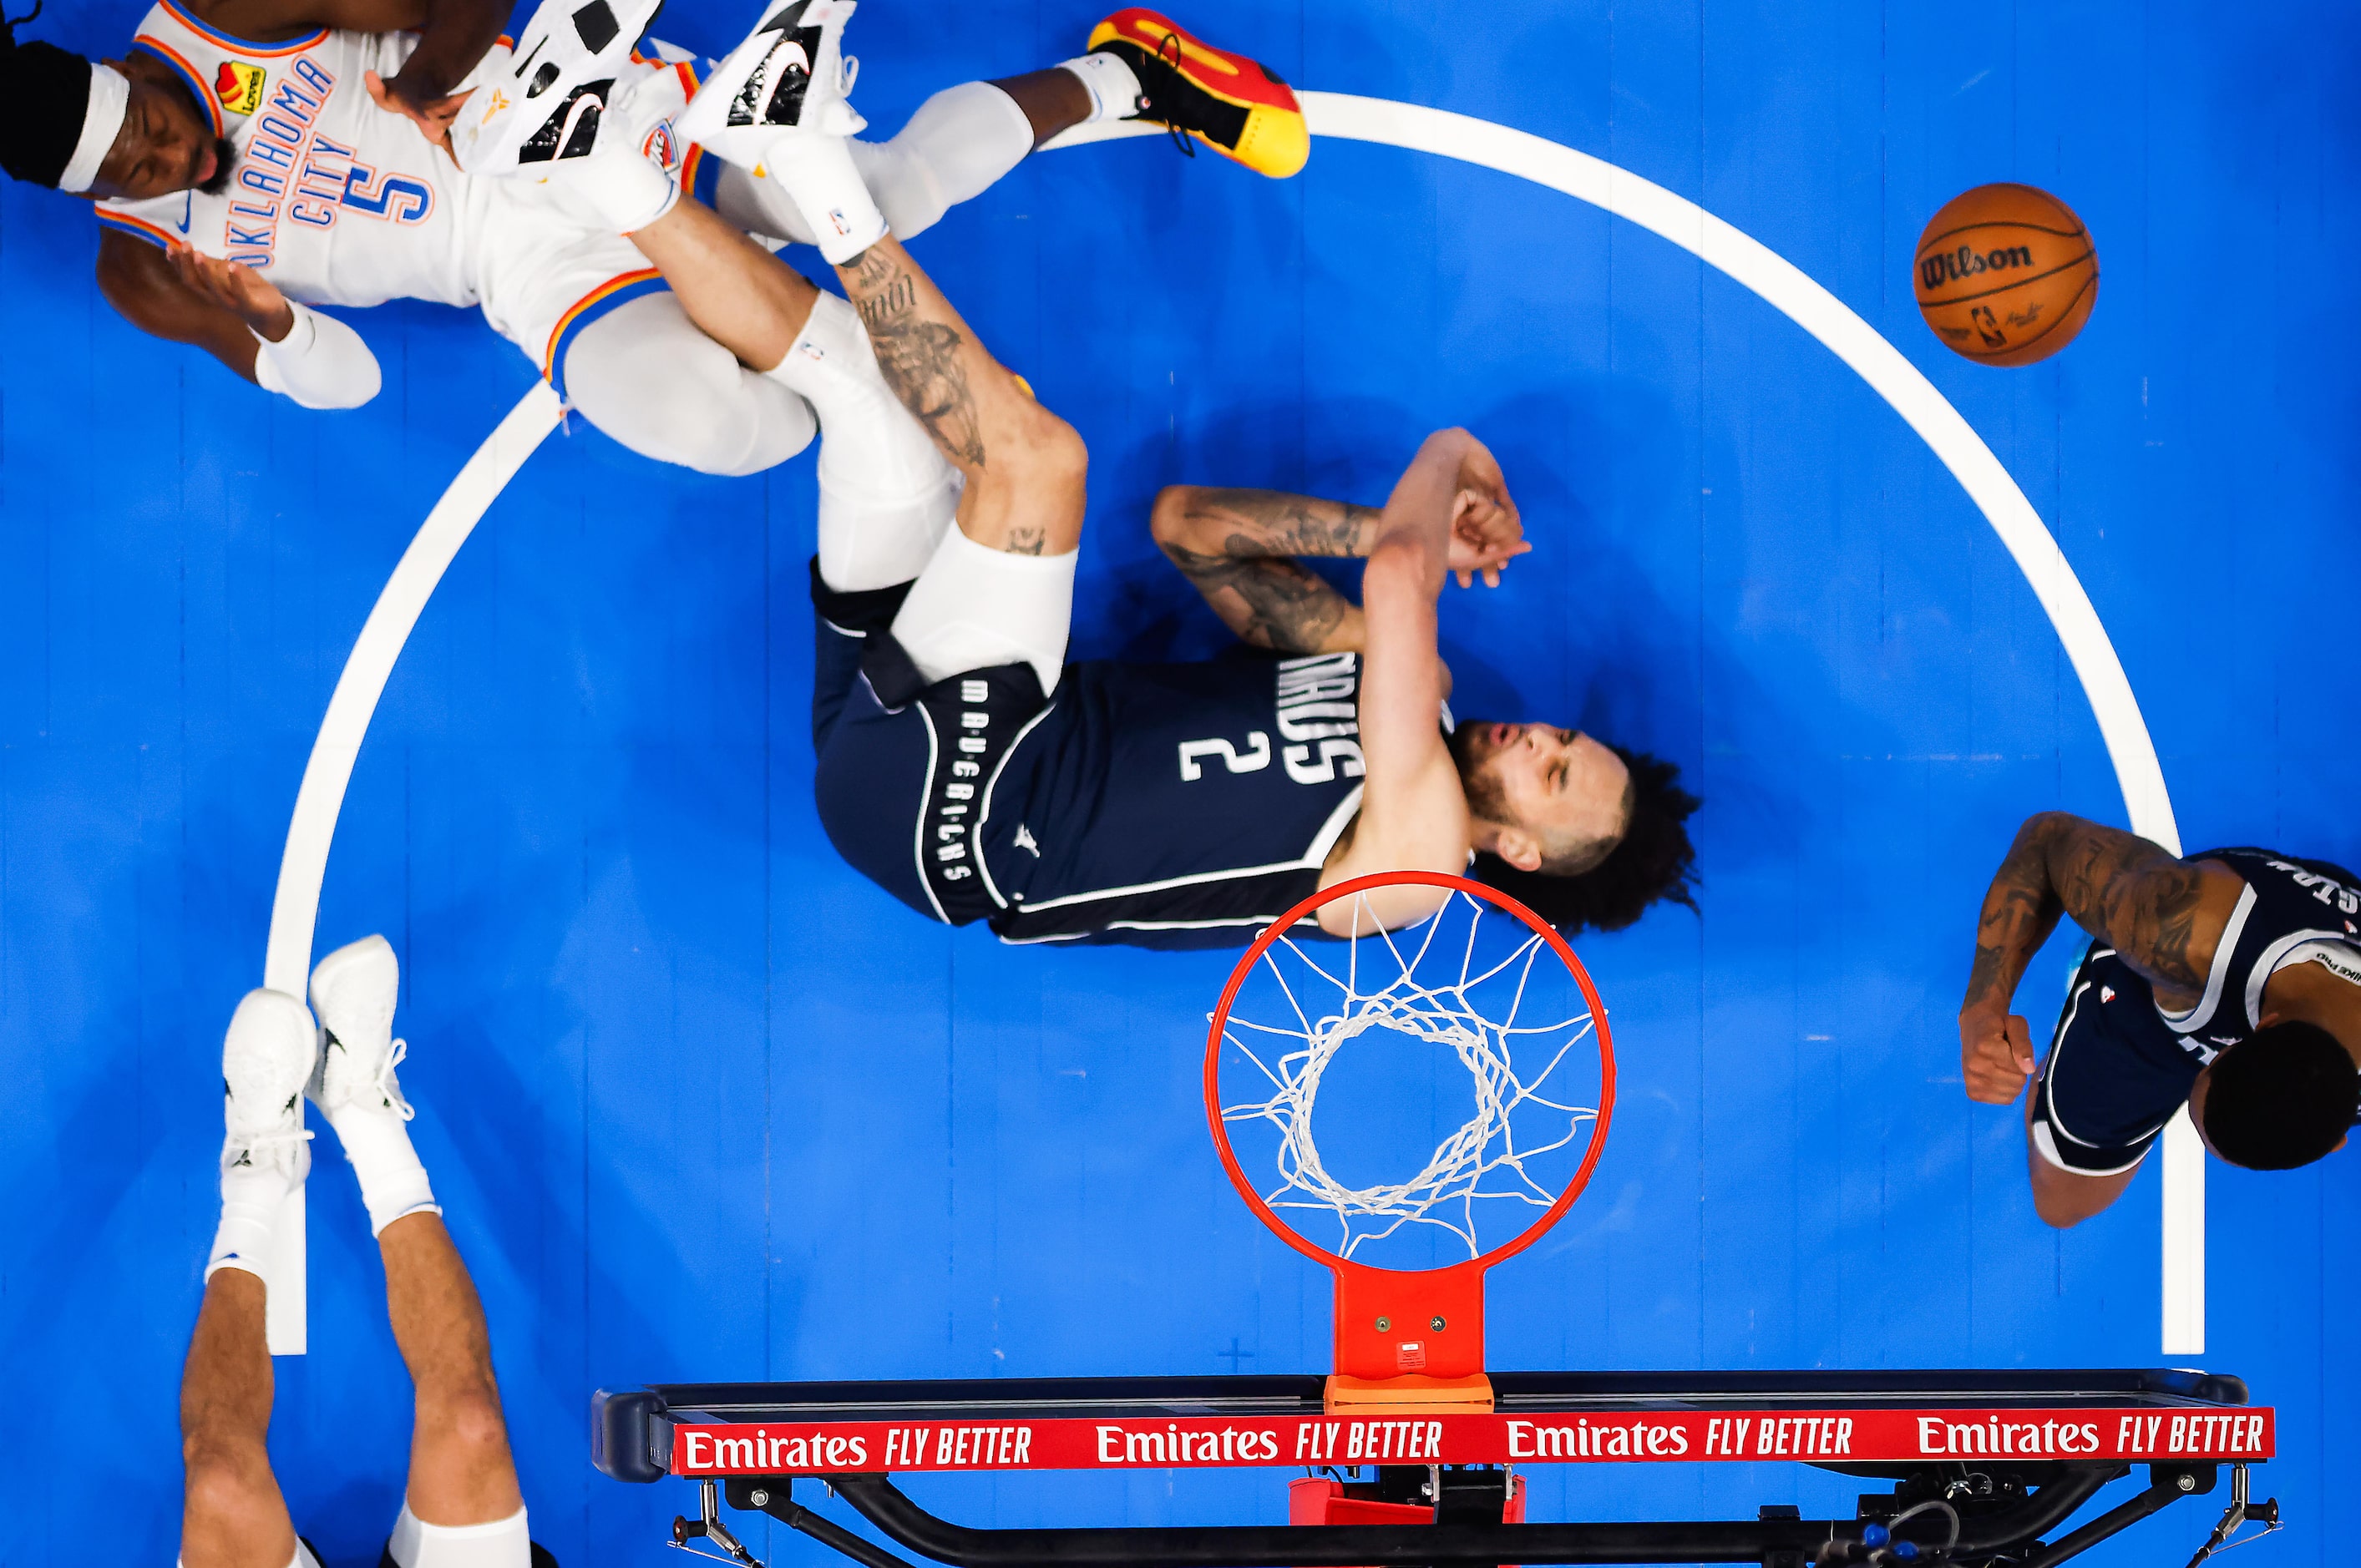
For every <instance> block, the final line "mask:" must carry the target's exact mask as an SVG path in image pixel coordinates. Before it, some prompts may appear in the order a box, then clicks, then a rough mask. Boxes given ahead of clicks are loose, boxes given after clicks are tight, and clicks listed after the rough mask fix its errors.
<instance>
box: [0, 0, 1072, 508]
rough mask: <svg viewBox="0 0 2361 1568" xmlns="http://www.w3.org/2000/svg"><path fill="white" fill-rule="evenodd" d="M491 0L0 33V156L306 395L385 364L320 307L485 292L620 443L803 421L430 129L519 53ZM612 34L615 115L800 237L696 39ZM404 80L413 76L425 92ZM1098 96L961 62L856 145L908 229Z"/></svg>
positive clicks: (110, 277) (1065, 83)
mask: <svg viewBox="0 0 2361 1568" xmlns="http://www.w3.org/2000/svg"><path fill="white" fill-rule="evenodd" d="M503 9H504V7H500V6H498V5H493V4H491V3H490V0H163V3H161V4H159V5H156V6H155V7H154V8H153V9H152V10H150V11H149V12H148V15H147V16H146V17H145V18H144V19H143V20H142V22H141V24H140V27H139V29H138V33H137V38H136V39H135V41H134V44H133V46H132V48H131V49H129V50H128V51H126V55H125V56H124V58H122V59H121V60H112V61H104V62H91V61H86V60H82V59H81V58H80V57H78V56H74V55H71V54H68V53H66V52H65V51H63V50H60V49H55V48H53V47H51V46H49V45H46V44H39V43H29V42H28V43H26V44H23V45H16V44H15V43H14V41H13V39H9V40H6V42H5V44H0V163H5V166H6V167H7V169H8V170H9V172H11V173H12V174H14V175H16V177H17V178H19V179H24V180H29V181H34V182H37V183H41V184H46V185H50V186H54V187H57V188H60V189H63V190H67V191H70V192H76V193H79V194H82V195H86V196H89V197H91V198H93V200H95V201H96V202H97V203H98V207H99V215H100V218H101V221H102V223H103V224H104V225H105V227H104V233H103V235H102V236H101V241H100V247H99V269H98V271H99V282H100V286H101V289H102V291H104V293H105V294H106V296H107V298H108V299H109V301H110V302H113V303H114V304H115V307H116V309H117V310H118V311H120V312H121V313H123V314H124V315H125V316H126V318H127V319H128V320H130V321H131V322H132V323H134V324H135V325H137V326H139V327H141V328H142V329H144V330H146V331H148V332H149V333H151V334H155V335H158V336H161V337H165V338H169V339H171V340H173V341H177V342H183V343H190V344H193V345H198V346H201V347H203V348H204V349H206V350H207V351H208V352H210V353H212V354H213V355H214V356H215V357H216V358H218V359H220V360H221V361H222V362H223V363H224V364H225V365H226V366H228V367H230V368H231V369H232V370H233V371H236V373H237V374H239V375H241V376H244V377H246V378H247V379H249V380H253V381H256V382H258V383H259V384H260V385H261V386H263V387H264V388H266V389H269V390H272V391H275V392H280V393H282V394H284V395H286V396H289V397H291V398H292V399H294V400H297V401H299V402H302V403H303V404H305V405H306V406H310V407H326V408H348V407H353V406H357V405H358V404H360V403H364V402H367V401H368V400H369V399H370V398H371V397H373V396H374V395H375V393H376V391H377V389H378V386H379V370H378V367H377V363H376V360H375V357H374V356H372V355H371V354H370V353H369V351H368V346H367V345H366V344H365V343H363V342H362V340H361V338H360V336H359V334H357V333H355V332H354V331H353V330H352V329H351V328H350V327H349V326H348V325H346V323H343V322H341V321H338V320H337V319H336V318H335V317H334V316H332V315H329V314H327V313H325V312H324V311H322V310H320V309H318V308H317V307H320V306H324V305H350V306H368V305H374V304H377V303H379V302H383V301H386V300H390V299H395V298H409V299H423V300H432V301H436V302H443V303H447V304H454V305H461V306H467V305H474V306H478V307H479V308H481V310H482V311H483V313H484V315H485V318H486V319H487V320H488V321H489V323H491V325H492V326H493V327H494V328H496V329H497V330H498V331H500V333H501V334H502V335H504V336H506V337H507V338H509V340H510V341H511V342H512V343H514V344H516V345H518V347H519V348H520V349H522V351H523V352H524V353H525V354H526V355H527V356H529V357H531V358H532V359H533V363H534V364H535V366H536V367H538V368H540V369H541V371H542V372H543V374H544V376H546V377H547V378H549V380H550V381H551V383H552V384H553V385H554V386H555V388H556V389H558V391H559V392H560V393H561V394H563V395H564V396H565V397H566V399H567V400H568V401H569V403H571V404H572V406H573V407H574V408H575V409H576V410H577V411H579V412H580V413H582V414H583V415H584V417H586V418H587V419H588V420H589V421H590V422H591V423H593V424H594V425H596V426H598V428H599V429H601V430H603V431H605V432H606V433H609V435H611V436H613V437H614V438H615V439H617V440H618V441H620V442H621V443H622V444H625V445H626V446H629V447H631V448H632V449H633V450H634V451H638V452H640V453H642V454H644V455H648V456H651V457H654V458H657V459H659V460H662V461H666V462H673V463H678V464H681V465H684V466H689V467H693V468H697V469H700V470H703V471H706V472H709V473H721V474H744V473H753V472H758V471H760V470H762V469H763V468H766V467H769V466H772V465H774V464H776V463H779V462H782V461H784V460H785V459H786V458H788V457H791V456H793V455H795V454H796V453H797V452H799V451H801V450H802V449H803V447H804V446H805V445H806V444H807V443H808V442H809V441H810V440H811V438H812V434H813V432H814V428H815V420H814V415H813V412H812V410H811V408H810V406H809V404H808V403H807V402H806V400H804V399H803V398H802V397H800V396H799V395H797V394H796V392H794V391H793V390H792V389H788V388H786V387H785V386H782V385H781V384H780V383H778V382H777V381H776V380H774V379H772V378H765V377H763V376H759V375H756V374H754V373H752V371H750V370H749V369H748V368H747V367H743V366H741V364H740V363H739V362H738V361H737V359H736V358H735V357H734V356H732V355H731V354H730V351H729V350H727V349H725V348H723V347H721V346H720V345H717V344H715V343H714V342H713V341H712V340H711V339H709V338H708V337H707V336H706V335H705V334H702V333H701V332H699V331H698V330H697V328H696V327H695V326H694V325H693V324H692V323H690V322H689V320H688V318H687V316H686V313H684V312H683V311H682V310H681V309H680V307H679V305H678V304H677V302H675V301H674V299H673V298H672V297H671V295H670V293H669V292H668V291H667V290H666V288H665V285H664V280H663V279H662V277H661V276H660V275H659V273H658V272H657V270H656V269H654V268H653V267H652V266H650V264H649V263H648V261H647V259H646V258H644V257H643V256H642V255H641V254H640V252H639V251H637V250H636V249H635V248H634V247H632V246H631V242H630V241H629V240H628V239H626V238H624V237H623V236H621V235H619V234H618V233H616V232H615V230H614V229H613V228H612V226H611V225H603V224H602V223H600V222H599V221H598V218H597V216H596V215H595V214H591V213H589V212H587V211H585V210H583V209H581V208H580V207H579V206H578V205H570V204H569V203H568V202H567V200H566V197H565V196H564V195H563V194H562V193H560V192H551V191H549V190H547V189H544V188H540V187H536V186H533V185H532V184H529V183H520V182H517V181H498V180H486V179H484V178H481V177H478V176H477V175H473V174H470V173H467V171H465V170H462V169H460V168H459V167H457V166H456V164H455V163H454V161H453V159H452V157H451V154H450V152H449V151H448V149H447V146H445V145H438V144H437V143H436V142H430V141H429V140H428V139H427V137H428V135H430V134H431V135H433V136H434V137H438V138H440V137H442V136H443V134H444V131H445V126H447V125H448V123H449V119H450V116H451V114H452V112H453V110H454V107H455V106H456V103H457V102H458V101H460V100H461V99H463V98H464V97H465V91H464V89H465V88H466V87H467V85H468V82H467V77H468V76H470V75H474V74H479V73H481V72H483V71H490V70H495V69H498V68H499V67H500V65H501V63H502V62H504V61H505V60H507V59H508V58H509V57H508V53H507V51H506V50H505V49H502V48H500V47H497V46H493V47H490V48H489V52H487V47H486V46H487V44H488V43H489V38H490V37H491V33H490V31H488V29H496V27H497V20H498V17H499V16H500V15H501V14H502V11H503ZM576 9H577V11H580V12H581V13H583V14H584V15H586V16H587V15H595V14H598V13H600V12H603V11H604V10H605V6H604V4H603V0H594V3H593V4H592V5H584V6H577V7H576ZM632 36H634V37H636V29H634V32H633V35H632ZM453 38H458V39H460V40H461V42H460V43H459V44H454V43H452V42H451V41H450V40H451V39H453ZM469 40H473V41H472V47H473V48H474V49H475V51H476V52H475V56H474V57H473V60H472V62H471V65H470V68H469V70H468V71H466V72H463V73H461V74H459V75H457V76H453V75H451V74H450V73H448V72H447V70H446V69H445V68H444V67H438V68H437V70H436V71H434V72H433V73H430V74H428V75H427V76H425V77H423V78H420V77H419V76H418V62H419V61H420V60H421V59H422V58H425V57H428V56H430V55H432V56H434V57H435V58H436V59H439V60H448V59H450V58H452V57H453V55H454V52H455V50H458V49H464V48H465V47H468V46H469ZM629 42H630V40H629V39H628V38H627V39H625V40H624V45H625V49H626V52H627V55H628V58H626V59H625V60H623V61H622V62H621V64H620V68H619V69H617V70H614V71H610V73H609V75H610V77H611V80H612V85H611V86H610V87H609V88H608V90H607V92H606V97H607V99H609V100H610V101H611V110H610V112H611V113H612V115H614V117H615V119H616V121H617V122H618V126H619V129H618V131H617V133H616V134H623V135H628V137H629V138H630V139H631V142H632V143H633V144H634V145H635V146H637V147H638V148H640V149H641V150H642V153H643V154H644V155H645V156H646V157H647V158H649V159H651V160H652V162H653V163H655V164H657V165H660V166H661V167H662V168H663V169H664V170H665V172H666V173H667V174H669V175H672V176H675V177H676V178H677V179H678V180H679V181H681V183H682V184H683V185H684V186H685V187H686V188H687V189H688V190H690V191H691V192H694V193H695V194H697V195H698V196H700V197H702V198H704V199H706V200H708V201H711V202H713V203H715V204H716V205H717V206H718V207H719V209H720V210H721V211H723V212H724V213H725V214H728V215H729V217H730V222H731V223H732V224H733V225H736V226H738V227H740V228H741V229H745V230H749V231H751V232H754V233H757V234H761V235H765V236H771V237H772V238H773V239H774V240H778V241H790V240H798V239H804V238H807V235H806V234H805V232H804V230H803V225H802V221H801V219H800V217H799V216H798V215H797V214H796V210H795V208H794V206H793V203H790V202H788V201H786V200H785V197H784V196H783V195H781V194H780V193H779V192H776V191H774V190H772V189H770V188H768V187H767V186H766V185H765V184H764V182H763V181H759V180H756V179H754V178H753V177H752V176H749V175H747V174H744V173H742V172H741V171H738V170H725V169H723V168H722V167H721V164H720V161H719V159H704V158H702V157H701V156H700V155H699V154H698V153H697V151H696V150H695V149H694V148H689V147H688V146H687V145H686V142H684V141H683V140H682V138H680V137H679V136H678V135H677V134H676V132H675V129H674V127H673V124H672V121H673V119H674V117H675V115H676V114H677V113H678V111H679V110H680V109H681V107H682V106H683V104H685V103H686V97H687V94H688V93H690V92H692V91H693V90H694V88H695V85H696V77H695V75H694V73H693V71H692V69H691V67H690V65H689V63H688V61H687V59H686V56H684V55H681V54H680V51H677V50H666V49H663V48H662V47H661V46H657V45H653V44H651V45H650V46H649V48H650V49H651V51H652V52H653V53H655V54H656V55H658V56H659V57H660V58H655V59H643V58H640V57H638V56H636V55H629V54H628V49H629ZM405 82H413V83H417V82H423V86H421V87H420V88H419V97H420V100H421V101H420V102H412V100H411V99H410V98H408V97H405V96H404V95H403V94H404V92H405V91H406V89H405V88H404V83H405ZM450 87H457V88H460V89H462V91H461V92H459V93H446V92H445V91H444V89H445V88H450ZM1088 102H1089V101H1088V98H1087V95H1086V94H1085V93H1083V92H1082V88H1081V84H1080V83H1079V82H1076V81H1075V79H1074V77H1073V76H1072V75H1071V73H1069V72H1066V71H1057V70H1054V69H1053V70H1051V71H1037V72H1033V73H1031V74H1029V75H1027V76H1021V77H1016V78H1013V79H1009V80H1007V81H1005V82H997V83H987V82H968V83H964V84H962V85H961V86H959V87H954V88H951V89H949V90H948V91H946V92H943V93H937V94H936V95H935V96H934V97H933V98H932V99H929V100H928V102H927V103H926V104H924V105H922V106H921V107H920V109H919V110H918V112H917V114H916V115H912V117H911V119H910V122H909V124H908V125H907V126H905V127H904V129H903V130H902V132H901V133H900V134H899V135H897V136H896V137H894V138H893V139H892V140H891V141H887V142H882V143H864V144H862V159H863V165H864V169H865V170H866V172H867V174H868V177H869V179H870V180H871V181H872V182H873V185H874V186H875V187H876V188H877V189H878V190H879V191H880V192H881V195H882V197H883V199H884V200H885V201H886V202H887V203H888V205H889V206H891V207H893V208H895V213H896V220H897V222H899V223H901V224H903V225H905V228H906V232H912V233H915V232H918V231H920V230H923V229H925V228H926V227H928V226H929V225H932V224H933V223H934V222H935V221H936V220H937V219H939V217H940V216H941V215H942V213H943V212H944V211H945V210H946V209H947V208H948V207H949V206H950V205H952V204H954V203H958V202H961V201H965V200H968V199H969V198H971V197H972V196H974V195H977V194H979V193H980V192H983V190H985V189H987V188H988V187H989V186H990V185H991V184H992V183H993V182H994V181H996V180H998V179H999V178H1000V177H1001V176H1002V175H1003V174H1005V173H1006V172H1007V171H1008V170H1010V169H1011V168H1013V167H1014V166H1015V165H1016V163H1017V162H1018V161H1019V160H1021V159H1023V158H1024V157H1025V155H1026V154H1027V153H1028V152H1030V151H1031V150H1032V149H1033V148H1034V147H1035V146H1036V145H1037V144H1038V142H1039V141H1041V140H1044V139H1046V138H1047V137H1049V136H1052V135H1054V134H1056V132H1057V131H1059V130H1060V129H1063V128H1064V127H1065V126H1068V125H1070V124H1072V123H1074V122H1075V121H1076V120H1078V119H1080V118H1082V116H1083V115H1084V114H1085V113H1086V112H1087V106H1088ZM422 103H423V106H422ZM1078 105H1079V106H1078Z"/></svg>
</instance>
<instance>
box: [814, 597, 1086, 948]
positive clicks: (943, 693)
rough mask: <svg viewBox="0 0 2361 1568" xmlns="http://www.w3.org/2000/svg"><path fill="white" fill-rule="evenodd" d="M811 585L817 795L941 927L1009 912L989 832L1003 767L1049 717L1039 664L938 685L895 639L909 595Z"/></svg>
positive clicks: (832, 821)
mask: <svg viewBox="0 0 2361 1568" xmlns="http://www.w3.org/2000/svg"><path fill="white" fill-rule="evenodd" d="M817 565H818V564H817V563H815V564H814V571H813V575H812V589H813V592H812V599H813V605H814V608H815V609H817V610H818V618H817V619H818V623H819V624H818V629H817V633H818V645H817V647H816V649H815V651H814V658H813V663H812V749H813V751H814V752H815V753H816V754H817V759H818V768H817V769H816V771H815V773H814V774H813V779H812V794H813V798H814V802H815V804H816V805H817V806H818V810H819V820H820V826H821V827H822V828H825V829H826V830H827V832H828V837H829V842H830V843H832V844H833V845H835V847H836V851H837V853H838V854H840V855H841V856H843V857H844V860H845V862H846V863H847V864H848V865H850V866H851V867H852V868H853V869H854V870H855V871H857V872H861V873H862V875H864V876H866V877H868V878H869V880H870V881H872V882H873V883H877V885H878V886H880V887H882V888H884V890H885V891H886V892H888V893H890V894H893V895H894V896H895V898H898V899H900V900H901V901H902V902H903V903H904V904H906V905H909V906H910V907H911V908H912V909H915V910H917V912H918V913H919V914H921V915H924V916H927V917H928V919H930V920H940V921H944V922H947V923H948V924H950V925H954V926H963V925H966V924H967V923H968V922H970V921H972V920H981V919H985V918H988V917H989V916H992V915H994V913H996V912H997V911H998V910H999V908H1000V904H999V900H998V899H997V898H996V897H995V896H994V894H993V893H992V892H991V890H990V886H989V883H990V872H989V871H988V869H987V868H986V867H985V866H984V863H983V846H982V843H981V841H980V839H981V835H980V833H979V831H978V829H979V828H981V827H982V825H983V807H984V804H985V800H986V797H987V795H988V793H989V790H990V786H991V784H992V781H993V780H994V777H995V776H996V775H997V773H998V771H999V765H1000V763H1001V762H1003V761H1004V760H1005V758H1006V757H1007V755H1008V750H1009V748H1010V746H1011V745H1013V744H1014V743H1015V741H1016V739H1017V737H1018V735H1019V733H1020V732H1021V731H1022V730H1023V729H1024V728H1025V725H1026V724H1027V721H1028V720H1030V719H1031V718H1033V717H1034V716H1035V715H1037V714H1038V713H1039V712H1040V711H1041V709H1042V708H1043V707H1046V706H1047V705H1048V700H1049V699H1048V698H1047V697H1046V696H1043V694H1042V691H1041V682H1040V679H1039V677H1038V675H1037V674H1035V673H1034V669H1033V666H1032V665H1031V664H1029V663H1011V664H1001V665H996V666H994V667H993V668H990V669H982V670H971V671H968V672H966V673H965V674H957V675H953V676H951V677H950V678H949V679H946V680H940V681H936V682H932V683H929V682H928V681H927V680H926V678H925V677H924V676H923V675H921V674H919V673H918V672H917V668H916V667H915V666H914V665H912V663H910V659H909V655H908V654H907V653H906V652H904V650H903V649H902V647H901V645H900V644H899V643H898V642H897V641H895V638H894V634H893V632H892V631H891V630H888V628H889V627H890V626H891V624H892V622H893V620H894V615H895V611H896V610H897V609H899V607H900V604H901V600H902V597H903V595H904V594H906V592H907V590H908V585H906V584H904V585H900V586H899V587H893V588H879V589H873V590H870V591H868V592H865V593H839V592H837V591H835V590H833V589H830V588H828V587H826V586H825V585H823V584H822V583H821V582H820V581H819V576H818V569H817Z"/></svg>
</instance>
